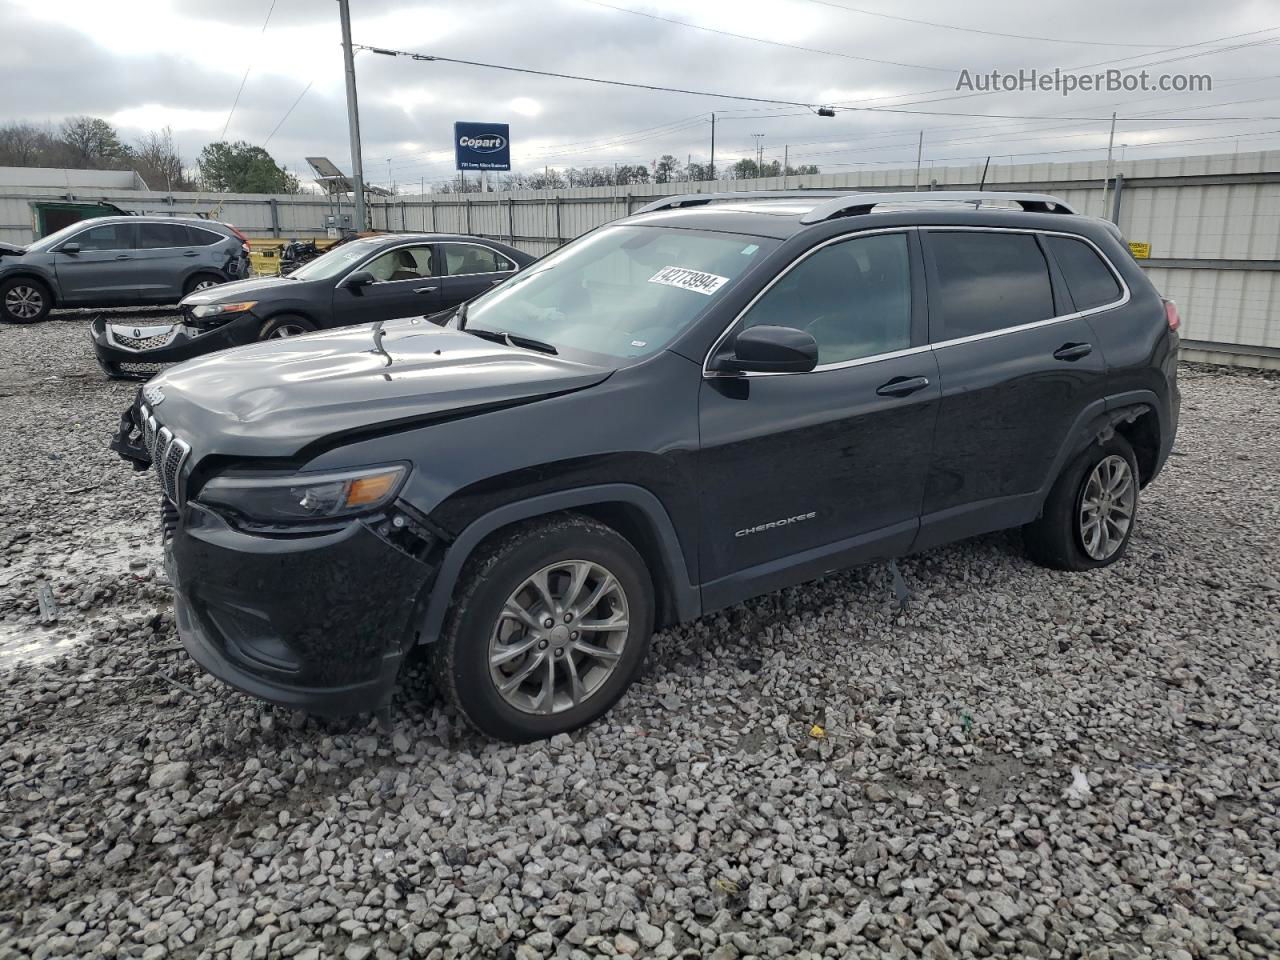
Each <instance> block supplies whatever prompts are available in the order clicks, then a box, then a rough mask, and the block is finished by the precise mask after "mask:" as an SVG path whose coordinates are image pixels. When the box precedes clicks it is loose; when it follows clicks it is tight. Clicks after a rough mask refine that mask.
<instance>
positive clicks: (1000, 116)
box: [353, 44, 1280, 122]
mask: <svg viewBox="0 0 1280 960" xmlns="http://www.w3.org/2000/svg"><path fill="white" fill-rule="evenodd" d="M353 46H355V47H356V48H358V49H360V50H369V51H370V52H372V53H379V54H382V55H383V56H388V57H408V58H409V59H411V60H419V61H425V62H439V63H456V64H460V65H462V66H468V67H480V68H482V69H486V70H504V71H507V72H509V73H524V74H530V75H532V76H538V77H554V78H557V79H560V80H577V81H579V82H582V83H598V84H603V85H605V86H610V87H627V88H629V89H632V90H652V91H655V92H658V93H682V94H686V95H688V96H694V97H712V98H715V99H720V100H741V101H743V102H746V103H771V104H776V105H778V106H784V107H804V108H806V109H808V110H816V109H818V108H819V107H823V106H826V105H825V104H821V103H818V102H812V103H805V102H803V101H800V100H779V99H775V98H773V97H753V96H747V95H746V94H733V93H718V92H712V91H708V90H690V89H688V88H685V87H667V86H662V85H660V84H653V83H635V82H631V81H627V80H609V79H606V78H603V77H587V76H582V75H580V74H573V73H557V72H555V71H553V70H535V69H533V68H532V67H515V66H510V65H508V64H501V63H485V62H483V61H480V60H463V59H461V58H458V57H442V56H439V55H437V54H427V53H414V52H413V51H410V50H396V49H393V48H390V47H373V46H369V45H367V44H353ZM832 109H835V110H841V111H845V112H850V113H902V114H911V115H916V116H929V117H978V118H985V119H989V120H1041V119H1044V117H1043V115H1042V114H1017V113H957V112H953V111H941V110H907V109H904V108H901V107H849V106H834V107H832ZM1060 119H1063V120H1078V121H1090V122H1092V121H1103V120H1107V121H1109V120H1110V119H1111V118H1110V117H1109V116H1107V117H1061V118H1060ZM1121 119H1122V120H1123V119H1125V118H1121ZM1164 119H1165V120H1167V121H1170V122H1180V121H1185V120H1201V119H1203V118H1202V117H1165V118H1164ZM1222 119H1234V120H1280V117H1229V118H1228V117H1224V118H1222Z"/></svg>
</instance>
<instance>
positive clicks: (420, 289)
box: [413, 287, 438, 293]
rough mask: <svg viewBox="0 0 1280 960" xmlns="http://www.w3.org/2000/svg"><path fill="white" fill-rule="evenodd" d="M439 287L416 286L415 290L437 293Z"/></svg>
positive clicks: (417, 291)
mask: <svg viewBox="0 0 1280 960" xmlns="http://www.w3.org/2000/svg"><path fill="white" fill-rule="evenodd" d="M437 289H438V288H437V287H414V288H413V292H414V293H435V292H436V290H437Z"/></svg>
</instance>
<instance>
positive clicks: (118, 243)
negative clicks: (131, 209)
mask: <svg viewBox="0 0 1280 960" xmlns="http://www.w3.org/2000/svg"><path fill="white" fill-rule="evenodd" d="M133 231H134V225H133V224H132V223H104V224H102V225H100V226H97V227H90V228H89V229H88V230H86V231H85V232H84V233H78V234H76V235H75V236H74V237H72V238H71V239H70V241H69V242H70V243H78V244H80V249H81V250H132V249H133Z"/></svg>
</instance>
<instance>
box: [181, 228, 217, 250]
mask: <svg viewBox="0 0 1280 960" xmlns="http://www.w3.org/2000/svg"><path fill="white" fill-rule="evenodd" d="M187 232H188V233H190V234H191V240H190V243H191V245H192V246H196V247H207V246H209V245H210V244H212V243H217V242H218V241H219V240H225V239H227V238H226V237H224V236H223V235H222V234H220V233H214V232H213V231H212V230H204V229H202V228H201V227H187Z"/></svg>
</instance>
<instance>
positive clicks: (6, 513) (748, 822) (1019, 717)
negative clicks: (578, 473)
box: [0, 317, 1280, 960]
mask: <svg viewBox="0 0 1280 960" xmlns="http://www.w3.org/2000/svg"><path fill="white" fill-rule="evenodd" d="M0 357H2V358H3V366H2V368H0V443H2V444H3V449H2V450H0V475H2V476H3V489H4V496H3V498H2V502H0V694H2V697H3V704H4V707H3V711H2V713H0V730H2V731H3V735H2V737H0V958H4V960H8V958H16V957H35V958H39V957H45V956H74V957H91V956H122V957H143V958H146V960H159V958H163V957H174V958H195V957H219V958H222V957H230V958H233V960H250V958H265V957H295V958H299V960H317V958H321V957H323V958H330V957H344V958H348V960H362V958H366V957H372V958H378V960H382V958H388V957H400V956H419V957H473V956H485V957H488V956H495V957H516V958H521V960H529V958H535V957H550V956H570V957H596V956H613V955H636V956H654V957H671V956H689V957H695V956H697V957H701V956H711V957H715V958H734V957H746V956H753V955H754V956H760V957H818V956H823V957H859V958H861V957H881V956H883V957H910V956H923V957H927V958H930V960H943V958H947V957H961V956H987V955H1003V956H1016V957H1046V958H1047V957H1084V956H1087V957H1090V958H1102V957H1132V956H1157V957H1167V958H1171V960H1172V958H1180V960H1191V958H1200V957H1274V956H1277V955H1280V891H1278V890H1277V878H1278V877H1280V816H1278V815H1277V804H1278V803H1280V678H1278V674H1280V643H1278V640H1280V614H1278V611H1280V579H1278V578H1280V572H1278V571H1280V547H1278V544H1280V479H1278V477H1280V382H1278V381H1275V380H1268V379H1264V378H1262V377H1258V376H1247V375H1241V374H1235V375H1231V374H1225V373H1223V372H1220V371H1213V370H1211V369H1208V368H1190V367H1188V368H1185V370H1184V379H1183V386H1184V405H1183V426H1182V433H1181V435H1180V438H1179V450H1178V451H1177V455H1176V456H1174V457H1173V458H1171V460H1170V463H1169V466H1168V468H1167V470H1166V472H1165V474H1164V475H1163V476H1162V477H1161V479H1160V480H1159V482H1158V483H1157V484H1156V485H1155V487H1154V488H1153V489H1151V490H1150V491H1148V493H1147V495H1146V497H1145V499H1144V500H1143V503H1142V508H1141V519H1140V522H1139V527H1138V531H1137V533H1136V535H1135V537H1134V541H1133V544H1132V548H1131V550H1130V553H1129V556H1128V559H1127V560H1125V561H1124V562H1122V563H1121V564H1120V565H1118V566H1116V567H1113V568H1111V569H1110V570H1107V571H1103V572H1098V573H1085V574H1054V573H1049V572H1047V571H1045V570H1042V569H1039V568H1036V567H1033V566H1031V565H1030V564H1029V563H1028V562H1026V561H1025V560H1023V559H1022V557H1021V555H1020V553H1019V549H1018V538H1017V536H1016V535H998V536H991V537H985V538H982V539H979V540H975V541H970V542H967V543H964V544H961V545H959V546H955V547H952V548H949V549H945V550H940V551H936V552H933V553H929V554H926V555H923V556H919V557H914V558H912V559H911V560H909V561H908V562H906V563H904V564H903V565H902V568H903V573H904V575H905V577H906V579H907V582H908V583H909V584H910V585H911V587H912V588H913V589H914V591H915V599H914V601H913V602H912V603H911V604H910V606H909V607H908V609H907V610H906V611H905V613H899V612H897V611H896V610H895V609H894V608H893V607H892V605H891V602H890V601H891V596H892V594H891V590H890V588H889V581H888V578H887V576H886V571H885V570H884V569H883V568H869V569H864V570H859V571H854V572H851V573H848V574H845V575H842V576H837V577H833V578H830V579H828V580H826V581H823V582H821V583H818V584H811V585H808V586H804V587H800V588H796V589H792V590H788V591H786V592H784V593H782V594H778V595H774V596H771V597H767V598H764V599H762V600H758V601H755V602H752V603H750V604H747V605H745V606H742V607H737V608H735V609H733V610H730V611H728V612H727V613H725V614H723V615H720V616H715V617H708V618H704V619H703V620H700V621H698V622H696V623H694V624H692V625H689V626H686V627H682V628H680V629H677V630H673V631H670V632H668V633H665V634H663V635H661V636H660V637H659V638H658V639H657V642H656V649H655V653H654V656H653V657H652V663H651V666H650V669H649V672H648V674H647V676H646V678H645V679H644V680H643V682H641V683H640V684H639V685H638V686H637V687H636V688H635V689H634V690H633V691H632V693H631V694H630V695H629V696H628V697H627V698H626V700H625V701H624V702H623V703H622V704H621V705H620V706H619V708H617V709H616V710H615V711H614V712H613V713H612V714H611V715H610V716H609V717H608V718H606V721H605V722H602V723H599V724H597V725H595V726H594V727H592V728H590V729H588V730H586V731H582V732H580V733H579V734H577V735H575V736H573V737H559V738H556V740H554V741H551V742H549V743H543V744H537V745H532V746H527V747H519V748H516V747H510V746H506V745H497V744H493V743H489V742H485V741H483V740H482V739H480V738H478V737H476V736H475V735H473V734H471V733H469V732H467V731H466V730H464V729H462V728H460V727H459V726H458V724H457V723H456V722H455V720H454V719H453V718H452V717H451V716H449V715H448V714H447V713H446V712H445V711H444V710H443V709H442V708H441V707H440V705H439V704H438V702H437V701H436V700H435V699H434V697H433V696H432V695H431V694H430V692H429V691H428V690H426V689H425V687H424V684H423V681H422V676H421V671H420V670H418V671H415V673H414V674H413V675H412V676H410V677H409V678H408V679H407V680H406V682H405V683H404V684H403V690H402V693H401V694H400V696H399V697H398V699H397V701H396V703H395V705H394V711H393V722H394V731H393V732H392V733H390V734H387V733H380V732H379V731H378V729H377V727H376V725H374V724H373V723H372V722H369V723H363V722H359V723H357V722H348V723H322V722H319V721H316V720H311V719H306V718H302V717H298V716H295V715H291V714H289V713H287V712H284V711H278V710H274V709H272V708H268V707H263V706H261V705H259V704H258V703H257V702H255V701H252V700H250V699H248V698H246V697H243V696H241V695H239V694H235V693H232V692H230V691H228V690H226V689H224V688H223V687H222V686H221V685H220V684H218V683H216V682H215V681H212V680H211V679H209V678H206V677H204V676H203V675H201V674H200V672H199V671H198V670H197V669H196V668H195V667H194V665H192V664H191V663H190V662H189V661H188V660H187V659H186V657H185V656H184V654H183V653H182V652H181V651H180V649H179V648H178V647H177V646H176V644H177V639H176V636H175V633H174V628H173V621H172V616H171V607H170V601H169V597H168V592H167V589H166V587H165V585H164V582H163V579H162V577H161V575H160V573H159V571H158V570H157V569H156V567H155V562H156V560H157V556H158V551H157V549H156V546H155V543H156V540H157V536H158V532H157V526H158V525H157V521H156V516H155V514H156V501H157V494H156V490H155V485H154V479H153V478H152V476H151V475H150V474H149V473H148V474H141V475H134V474H133V473H132V472H131V471H130V470H129V468H128V467H127V466H126V465H125V464H124V463H123V462H122V461H119V460H117V459H116V458H115V456H114V455H113V454H111V453H110V452H109V451H107V450H106V448H105V441H106V438H107V436H108V434H109V433H110V431H111V430H112V429H113V427H114V425H115V420H116V417H117V415H118V412H119V410H120V409H122V408H123V407H124V406H125V405H126V404H127V403H128V401H129V398H130V397H131V395H132V392H133V387H131V386H129V385H125V384H109V383H106V382H105V381H104V380H103V378H102V377H101V376H100V374H99V373H98V370H97V368H96V367H95V366H94V364H93V362H92V358H91V353H90V350H89V346H88V338H87V334H86V331H85V325H84V322H83V318H71V319H68V318H65V317H64V318H59V319H55V320H54V321H52V322H49V323H46V324H43V325H41V326H38V327H35V328H30V329H26V328H21V329H19V328H12V327H0ZM42 584H47V585H48V587H50V588H51V597H52V599H53V601H54V604H55V605H56V607H57V611H56V614H57V616H58V621H57V623H56V625H52V626H41V625H40V624H39V619H40V613H39V609H38V603H37V597H38V595H39V593H40V588H41V585H42ZM46 599H48V596H47V597H46ZM815 723H816V724H819V725H821V727H822V728H823V730H824V731H825V736H815V735H813V734H814V733H819V732H822V731H813V730H812V729H811V728H812V727H813V725H814V724H815Z"/></svg>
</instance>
